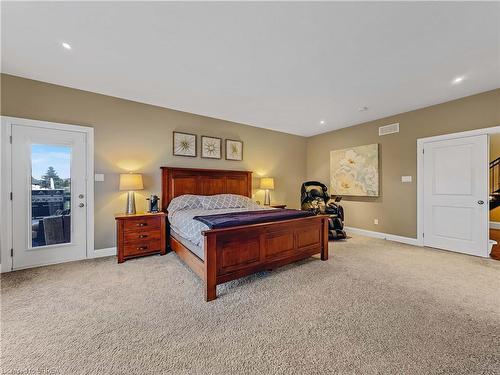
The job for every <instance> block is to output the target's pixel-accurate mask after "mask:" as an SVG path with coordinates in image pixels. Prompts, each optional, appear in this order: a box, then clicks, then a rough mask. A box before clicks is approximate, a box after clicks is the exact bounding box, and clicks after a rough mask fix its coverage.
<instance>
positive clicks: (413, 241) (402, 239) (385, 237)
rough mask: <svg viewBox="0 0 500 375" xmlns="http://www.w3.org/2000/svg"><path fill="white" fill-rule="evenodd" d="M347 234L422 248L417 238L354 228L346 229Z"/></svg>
mask: <svg viewBox="0 0 500 375" xmlns="http://www.w3.org/2000/svg"><path fill="white" fill-rule="evenodd" d="M344 229H345V230H346V231H347V233H355V234H361V235H362V236H367V237H373V238H380V239H382V240H388V241H395V242H401V243H405V244H408V245H413V246H420V245H419V243H418V240H417V239H416V238H411V237H403V236H397V235H395V234H388V233H382V232H374V231H371V230H366V229H360V228H354V227H344Z"/></svg>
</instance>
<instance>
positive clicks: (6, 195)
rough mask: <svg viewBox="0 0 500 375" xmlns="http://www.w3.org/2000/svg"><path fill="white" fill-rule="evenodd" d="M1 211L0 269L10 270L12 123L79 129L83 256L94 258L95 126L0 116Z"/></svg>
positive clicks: (71, 129)
mask: <svg viewBox="0 0 500 375" xmlns="http://www.w3.org/2000/svg"><path fill="white" fill-rule="evenodd" d="M0 118H1V129H0V172H1V176H2V179H1V183H0V212H1V213H2V220H1V222H0V257H1V258H0V261H1V265H0V271H1V272H2V273H4V272H10V271H12V265H13V264H12V257H11V249H12V246H13V245H12V244H13V238H12V237H13V236H12V230H13V227H12V203H13V202H12V200H11V199H10V193H11V191H12V157H11V156H12V144H11V138H10V137H11V135H12V126H13V125H14V126H15V125H24V126H31V127H35V128H45V129H53V130H66V131H73V132H80V133H84V134H85V135H86V137H85V139H86V142H85V143H86V145H85V149H86V154H87V155H86V156H87V158H86V159H87V160H86V168H85V169H86V176H85V179H86V189H87V193H86V194H87V204H86V208H87V212H86V213H87V235H86V244H87V246H86V258H94V257H95V254H94V129H93V128H91V127H89V126H81V125H72V124H63V123H56V122H48V121H39V120H31V119H25V118H18V117H8V116H0Z"/></svg>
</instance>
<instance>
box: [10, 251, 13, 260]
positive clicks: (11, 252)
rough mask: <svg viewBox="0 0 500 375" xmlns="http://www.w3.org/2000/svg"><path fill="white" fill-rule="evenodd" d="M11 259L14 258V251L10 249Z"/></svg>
mask: <svg viewBox="0 0 500 375" xmlns="http://www.w3.org/2000/svg"><path fill="white" fill-rule="evenodd" d="M10 257H11V258H12V257H14V249H10Z"/></svg>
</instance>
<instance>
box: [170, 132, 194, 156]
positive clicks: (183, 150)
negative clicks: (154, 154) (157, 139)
mask: <svg viewBox="0 0 500 375" xmlns="http://www.w3.org/2000/svg"><path fill="white" fill-rule="evenodd" d="M174 155H177V156H191V157H196V134H189V133H179V132H174Z"/></svg>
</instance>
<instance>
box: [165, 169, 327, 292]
mask: <svg viewBox="0 0 500 375" xmlns="http://www.w3.org/2000/svg"><path fill="white" fill-rule="evenodd" d="M161 170H162V208H163V211H164V212H166V213H167V215H169V220H168V225H167V241H168V243H167V246H168V247H169V249H171V250H173V251H175V252H176V253H177V255H178V256H179V257H180V258H181V259H182V260H183V261H184V263H186V264H187V265H188V266H189V267H190V268H191V269H192V270H193V271H194V272H195V273H196V274H197V275H198V276H199V277H200V278H201V279H202V280H204V281H205V285H206V289H205V300H206V301H211V300H214V299H216V298H217V285H219V284H222V283H225V282H228V281H231V280H235V279H238V278H240V277H243V276H247V275H250V274H252V273H255V272H259V271H263V270H270V269H274V268H276V267H280V266H283V265H286V264H289V263H292V262H296V261H298V260H301V259H305V258H308V257H311V256H312V255H315V254H320V258H321V260H327V259H328V218H327V217H326V216H321V215H320V216H307V217H297V218H286V219H284V220H277V221H271V222H259V223H256V224H246V225H236V226H226V227H220V228H216V229H210V228H209V227H203V225H201V226H200V224H198V223H200V222H199V221H198V220H199V219H198V220H194V219H193V218H194V217H195V216H205V215H207V214H214V213H215V214H218V213H225V214H227V213H228V212H229V213H230V212H240V211H241V207H223V208H215V211H214V208H213V207H210V211H203V210H204V209H205V208H204V207H198V206H197V205H198V203H192V201H196V196H208V197H209V196H216V195H219V194H231V195H235V196H241V197H242V199H241V200H242V201H244V199H243V197H247V198H246V199H247V202H248V204H249V207H247V208H246V210H244V211H257V210H258V211H264V210H265V209H264V208H262V207H261V206H257V205H255V207H252V206H251V204H252V203H250V199H248V198H250V197H251V193H252V172H248V171H229V170H214V169H193V168H173V167H162V168H161ZM193 197H194V198H193ZM176 198H177V199H176ZM179 198H180V199H179ZM174 199H176V200H174ZM190 199H191V201H190ZM173 200H174V202H179V201H183V200H186V201H190V202H191V203H187V204H188V207H186V208H185V209H184V211H185V212H181V211H183V210H179V209H178V207H175V209H173V210H172V211H176V212H175V215H174V213H173V212H170V213H169V212H168V207H169V206H170V203H171V202H172V201H173ZM214 200H216V199H215V197H214V199H212V200H210V199H207V201H209V202H210V201H212V202H213V201H214ZM183 204H185V203H181V204H180V205H181V206H182V205H183ZM208 204H210V203H208ZM253 204H255V203H253ZM189 205H191V206H189ZM177 206H178V205H177ZM202 206H203V205H202ZM172 207H173V206H172ZM232 208H237V210H233V211H232V210H231V209H232ZM217 210H221V211H217ZM227 210H229V211H227ZM187 211H189V212H187ZM283 211H286V210H283ZM179 212H181V214H180V215H179ZM264 214H266V213H264ZM275 214H276V215H278V213H277V212H275V213H273V214H272V215H271V216H274V215H275ZM285 214H286V213H285ZM268 215H269V214H268ZM181 216H182V218H180V217H181ZM236 216H238V215H236ZM278 216H279V215H278ZM171 220H172V223H170V221H171ZM189 220H191V221H189ZM195 221H196V223H195ZM186 223H195V224H193V225H194V226H197V227H198V229H200V228H201V230H199V231H198V233H197V234H196V235H195V234H194V233H195V232H196V228H195V229H194V230H193V229H192V228H191V233H188V231H186V230H184V229H185V228H186V227H187V226H189V225H186ZM179 232H181V233H179Z"/></svg>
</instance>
